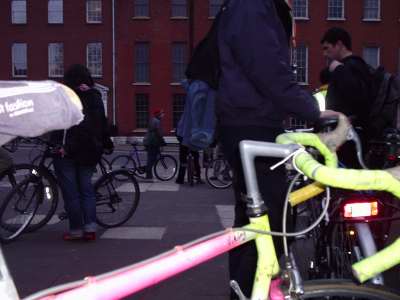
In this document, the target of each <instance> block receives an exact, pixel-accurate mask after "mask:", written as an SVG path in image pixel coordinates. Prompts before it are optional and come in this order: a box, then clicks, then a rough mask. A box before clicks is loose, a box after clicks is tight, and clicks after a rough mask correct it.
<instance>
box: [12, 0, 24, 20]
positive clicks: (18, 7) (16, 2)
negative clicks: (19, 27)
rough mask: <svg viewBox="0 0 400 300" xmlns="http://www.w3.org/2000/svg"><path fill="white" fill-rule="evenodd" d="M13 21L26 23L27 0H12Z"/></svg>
mask: <svg viewBox="0 0 400 300" xmlns="http://www.w3.org/2000/svg"><path fill="white" fill-rule="evenodd" d="M11 23H12V24H26V0H12V2H11Z"/></svg>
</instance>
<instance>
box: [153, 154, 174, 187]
mask: <svg viewBox="0 0 400 300" xmlns="http://www.w3.org/2000/svg"><path fill="white" fill-rule="evenodd" d="M153 169H154V175H155V176H156V177H157V178H158V179H159V180H161V181H168V180H171V179H172V178H174V177H175V175H176V173H177V172H178V162H177V161H176V159H175V158H174V157H173V156H172V155H168V154H166V155H164V154H162V155H161V156H160V158H159V159H157V161H156V163H155V164H154V168H153Z"/></svg>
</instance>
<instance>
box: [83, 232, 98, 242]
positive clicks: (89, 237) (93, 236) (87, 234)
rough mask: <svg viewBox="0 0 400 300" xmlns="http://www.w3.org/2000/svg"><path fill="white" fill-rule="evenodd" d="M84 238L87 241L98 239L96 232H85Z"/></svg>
mask: <svg viewBox="0 0 400 300" xmlns="http://www.w3.org/2000/svg"><path fill="white" fill-rule="evenodd" d="M83 238H84V239H85V241H95V240H96V232H85V233H84V234H83Z"/></svg>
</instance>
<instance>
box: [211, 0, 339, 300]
mask: <svg viewBox="0 0 400 300" xmlns="http://www.w3.org/2000/svg"><path fill="white" fill-rule="evenodd" d="M219 22H220V23H219V31H218V44H219V56H220V66H221V74H220V78H219V89H218V96H217V99H218V100H217V118H218V120H219V124H220V128H219V130H220V131H219V140H220V142H221V144H222V148H223V152H224V154H225V155H226V158H227V159H228V161H229V164H230V165H231V167H232V168H233V171H234V174H235V175H234V176H235V178H234V192H235V201H236V205H235V219H234V226H235V227H236V226H243V225H245V224H248V222H249V220H248V217H247V215H246V204H245V202H244V201H243V200H242V195H243V194H245V193H246V192H245V191H246V187H245V182H244V175H243V170H242V166H241V160H240V156H239V142H240V141H242V140H259V141H267V142H274V141H275V138H276V136H277V135H279V134H280V133H283V123H284V120H285V118H287V117H288V115H294V116H296V117H298V118H301V119H305V120H307V121H310V122H313V121H316V120H317V119H318V118H319V117H320V116H321V114H322V115H323V116H324V115H326V116H328V115H332V114H334V112H332V111H325V112H323V113H321V112H320V111H319V109H318V106H317V102H316V101H315V100H314V99H313V97H312V96H311V95H310V94H309V93H307V92H306V91H304V90H302V89H301V88H300V87H299V86H298V85H297V84H296V82H293V72H292V69H291V66H290V62H289V38H290V36H291V28H292V24H291V18H290V11H289V7H288V5H287V4H286V3H285V1H284V0H251V1H248V0H230V1H228V2H226V3H225V7H224V8H223V12H222V14H221V16H220V21H219ZM276 162H277V160H276V159H271V158H260V157H258V158H256V160H255V166H256V172H257V180H258V186H259V187H260V193H261V195H262V198H263V200H264V202H265V203H266V205H267V207H268V214H269V217H270V222H271V228H272V230H274V231H281V219H282V210H283V201H284V195H285V191H286V182H285V173H284V170H283V168H278V169H276V170H274V171H269V168H268V167H269V166H270V165H272V164H274V163H276ZM275 242H276V250H277V254H278V255H281V254H282V253H283V250H282V245H281V244H280V239H276V241H275ZM256 263H257V252H256V249H255V244H254V242H253V243H247V244H245V245H243V246H241V247H239V248H237V249H235V250H233V251H231V252H230V257H229V269H230V278H231V279H232V280H236V281H237V282H238V283H239V286H240V288H241V289H242V291H243V293H244V294H245V296H246V297H250V294H251V288H252V283H253V279H254V271H255V268H256ZM231 297H232V299H237V298H236V295H234V294H233V293H232V295H231Z"/></svg>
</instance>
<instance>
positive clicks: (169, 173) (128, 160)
mask: <svg viewBox="0 0 400 300" xmlns="http://www.w3.org/2000/svg"><path fill="white" fill-rule="evenodd" d="M129 144H130V145H131V147H132V149H131V150H130V151H129V153H128V154H121V155H118V156H116V157H115V158H114V159H113V160H111V163H110V165H111V168H112V169H113V170H114V169H116V168H121V169H126V170H132V171H133V174H135V176H137V177H140V178H145V177H146V164H145V163H144V162H143V161H142V159H141V158H140V153H139V150H138V147H137V143H132V142H131V143H129ZM177 171H178V163H177V162H176V159H175V158H174V157H173V156H172V155H169V154H163V153H162V151H161V153H160V156H159V157H158V159H157V161H156V162H155V164H154V167H153V172H154V175H155V176H156V177H157V178H158V179H159V180H161V181H167V180H170V179H172V178H174V177H175V175H176V173H177Z"/></svg>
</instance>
